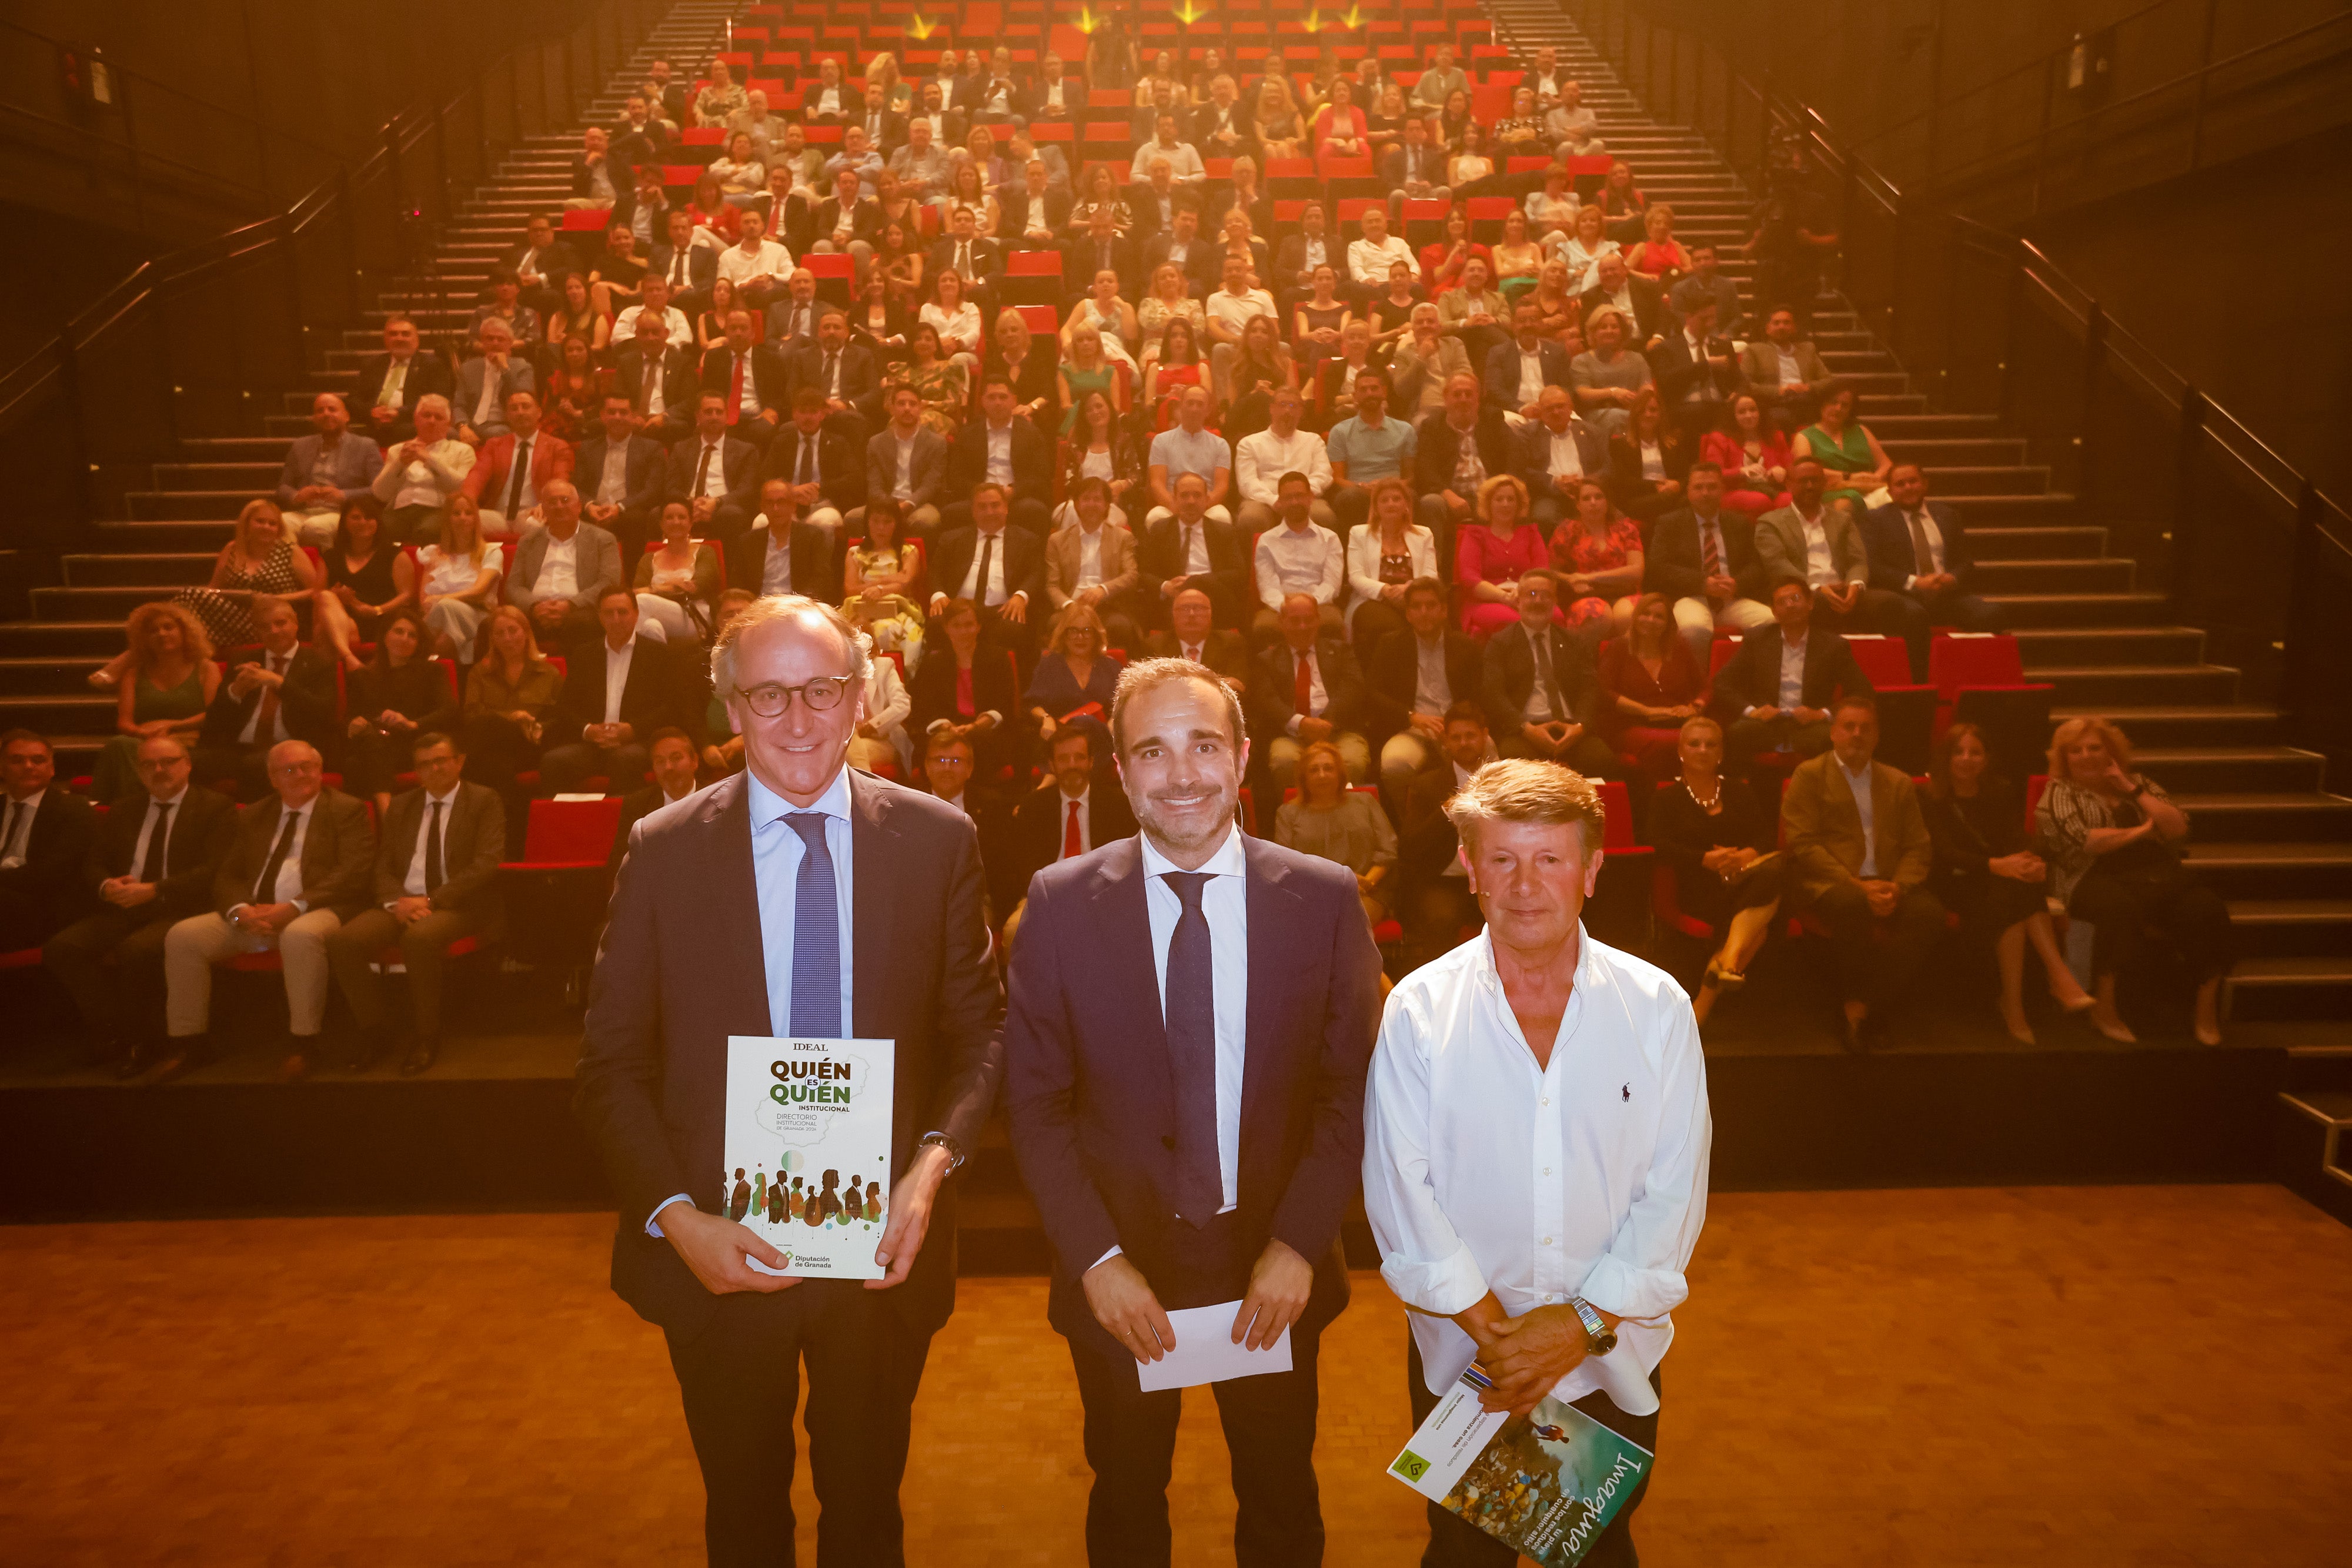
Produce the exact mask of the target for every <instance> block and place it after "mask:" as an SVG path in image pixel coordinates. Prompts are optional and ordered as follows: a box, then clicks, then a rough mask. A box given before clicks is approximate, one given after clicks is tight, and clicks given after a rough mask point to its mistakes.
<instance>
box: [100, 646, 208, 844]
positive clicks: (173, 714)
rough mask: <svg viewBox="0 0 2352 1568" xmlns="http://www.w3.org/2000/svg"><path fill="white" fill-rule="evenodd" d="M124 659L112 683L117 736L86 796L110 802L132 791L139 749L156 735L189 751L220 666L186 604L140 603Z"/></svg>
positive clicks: (107, 748)
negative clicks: (177, 741) (115, 690)
mask: <svg viewBox="0 0 2352 1568" xmlns="http://www.w3.org/2000/svg"><path fill="white" fill-rule="evenodd" d="M122 632H123V641H124V643H126V644H127V645H128V646H127V650H126V651H127V658H126V659H125V660H124V661H123V662H122V664H121V673H120V674H117V675H115V676H113V677H112V678H111V680H110V684H111V685H115V686H116V687H117V689H118V691H119V694H120V695H118V696H117V697H116V699H115V709H114V728H115V733H114V734H112V735H110V736H109V737H107V738H106V744H105V745H104V746H101V747H99V752H98V763H97V766H96V768H94V769H93V770H92V774H91V779H92V782H91V786H90V798H91V799H92V800H97V801H99V802H100V804H110V803H112V802H113V801H115V800H120V799H121V798H122V797H123V796H126V795H128V794H130V793H131V790H132V789H136V788H137V787H138V785H139V781H140V771H139V768H138V759H139V756H140V748H141V747H142V746H144V745H145V744H146V743H147V742H148V741H149V740H152V739H153V738H155V737H159V736H168V737H173V738H175V739H177V740H180V741H182V742H183V743H184V744H185V745H187V746H194V744H195V737H196V733H197V731H199V730H201V729H202V728H203V727H204V722H205V710H206V709H207V708H209V707H211V706H212V704H213V698H214V697H215V696H217V695H219V693H220V683H221V672H220V666H219V665H217V664H214V663H213V644H212V639H211V638H210V637H208V636H206V635H205V629H204V625H203V623H202V622H199V621H198V620H197V619H196V617H195V615H194V612H191V611H190V610H189V609H188V607H187V606H186V605H184V604H178V603H173V602H172V601H163V602H162V603H149V604H142V605H140V606H139V607H138V608H137V609H135V610H133V611H132V612H131V617H130V619H129V620H128V621H127V622H124V623H123V629H122Z"/></svg>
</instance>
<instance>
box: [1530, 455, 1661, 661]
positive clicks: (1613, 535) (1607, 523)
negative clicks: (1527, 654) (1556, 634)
mask: <svg viewBox="0 0 2352 1568" xmlns="http://www.w3.org/2000/svg"><path fill="white" fill-rule="evenodd" d="M1550 566H1551V569H1552V570H1554V571H1557V572H1559V574H1560V575H1561V577H1562V579H1563V582H1562V584H1561V588H1560V595H1559V598H1560V610H1561V612H1562V613H1564V614H1565V615H1566V616H1567V617H1568V624H1569V626H1570V628H1571V629H1572V630H1579V631H1581V632H1584V634H1585V635H1586V636H1587V637H1589V638H1591V640H1592V641H1594V642H1596V643H1597V642H1599V641H1600V640H1601V638H1603V637H1612V636H1614V637H1622V636H1623V635H1624V633H1625V628H1626V627H1627V626H1629V625H1631V624H1632V623H1633V597H1634V595H1636V594H1638V593H1640V592H1641V591H1642V530H1641V529H1640V528H1637V527H1636V526H1635V525H1634V522H1633V518H1631V517H1627V516H1625V514H1624V513H1622V512H1621V511H1619V510H1618V509H1617V508H1616V507H1614V506H1612V505H1611V504H1610V500H1609V491H1608V489H1607V488H1606V487H1605V486H1603V485H1602V484H1601V481H1600V480H1598V479H1595V478H1592V477H1591V476H1587V477H1586V478H1584V479H1583V480H1582V481H1581V482H1580V483H1579V484H1578V486H1576V511H1575V514H1574V515H1573V516H1571V517H1562V518H1561V519H1560V520H1559V526H1558V527H1556V528H1553V529H1552V531H1551V556H1550Z"/></svg>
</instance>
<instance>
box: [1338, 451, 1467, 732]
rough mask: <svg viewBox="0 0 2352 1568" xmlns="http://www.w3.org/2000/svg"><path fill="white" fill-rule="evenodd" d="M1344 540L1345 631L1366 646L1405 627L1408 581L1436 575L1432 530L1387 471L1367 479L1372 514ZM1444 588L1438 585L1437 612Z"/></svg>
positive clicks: (1405, 489) (1401, 484) (1399, 481)
mask: <svg viewBox="0 0 2352 1568" xmlns="http://www.w3.org/2000/svg"><path fill="white" fill-rule="evenodd" d="M1347 546H1348V548H1347V563H1348V587H1349V592H1350V595H1351V597H1352V598H1353V599H1354V600H1355V608H1354V609H1353V610H1352V611H1350V612H1349V617H1348V624H1349V634H1350V636H1351V637H1352V639H1353V641H1354V643H1355V644H1356V646H1357V647H1359V648H1362V649H1365V650H1367V651H1368V652H1369V651H1370V650H1373V649H1376V648H1378V647H1379V646H1380V644H1381V643H1382V642H1383V641H1385V640H1386V639H1388V638H1390V637H1392V636H1394V635H1396V634H1397V633H1399V632H1402V631H1403V630H1404V629H1405V622H1406V621H1407V619H1408V607H1407V605H1406V602H1405V601H1406V597H1407V591H1408V590H1409V588H1410V586H1411V585H1412V583H1414V582H1416V581H1419V580H1422V579H1423V578H1427V579H1431V580H1434V579H1435V578H1436V576H1437V541H1436V536H1434V535H1433V534H1432V533H1431V532H1430V531H1429V530H1428V529H1427V528H1423V527H1422V526H1421V525H1420V524H1419V523H1416V522H1414V521H1413V520H1412V487H1411V486H1408V485H1407V484H1406V483H1405V482H1404V481H1403V480H1402V479H1399V478H1396V477H1394V476H1391V477H1389V478H1386V479H1377V480H1374V481H1373V482H1372V486H1371V516H1370V518H1369V519H1368V520H1367V525H1366V526H1365V527H1363V528H1358V529H1357V530H1356V531H1355V532H1354V533H1352V534H1350V535H1349V536H1348V541H1347ZM1439 597H1440V604H1439V614H1440V617H1441V618H1443V615H1444V603H1443V599H1444V589H1443V588H1442V587H1441V588H1440V589H1439ZM1366 667H1367V669H1368V670H1369V668H1370V661H1369V659H1368V660H1367V664H1366ZM1443 706H1444V705H1440V709H1439V711H1443Z"/></svg>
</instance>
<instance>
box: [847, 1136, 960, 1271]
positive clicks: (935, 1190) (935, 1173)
mask: <svg viewBox="0 0 2352 1568" xmlns="http://www.w3.org/2000/svg"><path fill="white" fill-rule="evenodd" d="M950 1163H951V1161H950V1158H949V1155H948V1152H947V1150H945V1149H943V1148H941V1147H940V1145H937V1144H926V1145H923V1146H922V1147H921V1148H919V1149H918V1150H916V1151H915V1160H914V1163H913V1164H912V1165H910V1166H908V1167H907V1174H906V1175H905V1176H900V1177H899V1178H898V1185H897V1186H893V1187H892V1188H891V1189H890V1218H888V1219H887V1221H886V1222H885V1223H884V1224H883V1227H882V1239H881V1240H879V1241H877V1242H876V1243H875V1244H874V1261H876V1262H877V1263H879V1264H880V1265H882V1267H883V1268H884V1269H886V1270H888V1272H887V1273H885V1274H884V1275H883V1276H882V1277H881V1278H880V1279H878V1280H868V1281H866V1289H867V1290H869V1291H887V1290H888V1289H889V1288H890V1287H891V1286H893V1285H901V1284H904V1283H906V1281H907V1275H908V1273H909V1272H910V1271H912V1270H913V1269H914V1267H915V1260H916V1258H917V1257H919V1255H920V1254H921V1252H922V1250H923V1238H924V1237H925V1236H926V1235H927V1234H929V1231H930V1228H931V1205H932V1204H933V1203H934V1202H936V1201H937V1200H938V1198H939V1196H940V1183H941V1182H943V1181H945V1180H946V1179H947V1176H948V1166H949V1165H950Z"/></svg>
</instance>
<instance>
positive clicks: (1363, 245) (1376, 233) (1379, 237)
mask: <svg viewBox="0 0 2352 1568" xmlns="http://www.w3.org/2000/svg"><path fill="white" fill-rule="evenodd" d="M1359 221H1360V223H1361V224H1362V225H1363V230H1364V237H1363V238H1361V239H1360V240H1355V241H1352V242H1350V243H1349V246H1348V281H1349V283H1350V284H1351V285H1353V289H1354V294H1355V297H1356V298H1358V299H1374V298H1379V297H1380V296H1381V295H1382V294H1385V293H1387V292H1388V287H1389V268H1390V267H1391V266H1393V265H1394V264H1395V263H1397V262H1400V261H1402V262H1403V263H1405V264H1406V265H1407V266H1412V265H1413V255H1412V246H1409V245H1407V244H1405V242H1404V241H1402V240H1401V239H1399V238H1397V237H1396V236H1395V235H1392V234H1391V233H1389V214H1388V210H1387V209H1386V208H1384V207H1381V206H1378V205H1374V206H1370V207H1366V208H1365V209H1364V215H1363V217H1362V218H1361V219H1360V220H1359Z"/></svg>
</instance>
